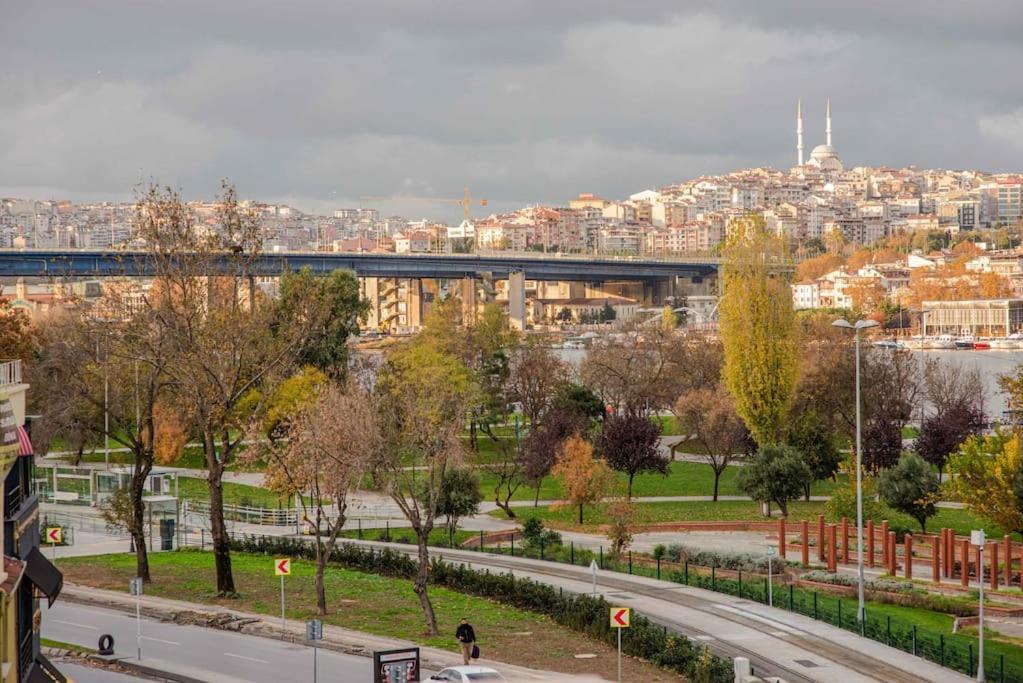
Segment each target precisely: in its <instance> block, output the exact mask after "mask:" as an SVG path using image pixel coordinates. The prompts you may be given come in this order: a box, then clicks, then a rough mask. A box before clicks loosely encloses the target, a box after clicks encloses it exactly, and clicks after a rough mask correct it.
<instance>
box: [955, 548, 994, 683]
mask: <svg viewBox="0 0 1023 683" xmlns="http://www.w3.org/2000/svg"><path fill="white" fill-rule="evenodd" d="M970 542H971V543H972V544H973V545H975V546H976V547H977V587H978V588H979V589H980V606H979V607H978V608H977V614H978V615H979V618H978V622H977V635H978V636H979V637H980V641H979V645H978V647H977V681H978V683H984V680H985V679H984V545H985V544H986V543H987V538H986V537H985V536H984V530H983V529H979V530H978V529H975V530H973V531H972V532H970ZM992 557H994V555H992ZM963 566H964V567H965V566H966V561H965V560H964V561H963ZM997 570H998V568H997V567H996V566H995V562H994V561H992V563H991V575H992V576H994V573H995V572H996V571H997ZM967 673H969V672H967Z"/></svg>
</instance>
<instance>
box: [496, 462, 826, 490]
mask: <svg viewBox="0 0 1023 683" xmlns="http://www.w3.org/2000/svg"><path fill="white" fill-rule="evenodd" d="M738 471H739V468H738V467H728V468H726V469H725V471H724V472H722V474H721V481H720V484H719V490H718V493H720V495H723V496H726V495H728V496H735V495H742V492H741V491H739V489H738V487H736V485H735V475H736V473H737V472H738ZM479 474H480V489H481V490H482V491H483V495H484V500H493V499H494V493H493V492H494V486H495V485H496V483H497V477H496V476H495V475H494V474H492V473H491V472H488V471H487V470H486V469H485V468H480V470H479ZM618 480H619V482H620V484H621V486H622V489H623V490H624V488H625V485H626V484H627V483H628V478H627V477H626V476H625V475H624V474H622V475H619V476H618ZM843 481H844V475H842V476H840V477H839V483H836V482H832V481H819V482H816V483H815V484H814V485H813V486H812V487H811V489H810V492H811V493H812V494H814V495H828V494H829V493H831V491H832V490H834V488H835V487H836V486H838V485H839V484H841V483H842V482H843ZM713 492H714V471H713V470H712V469H711V468H710V465H706V464H704V463H698V462H683V461H676V462H673V463H671V464H670V465H669V466H668V475H667V476H664V475H661V474H639V475H636V479H635V480H634V481H633V484H632V495H634V496H637V497H643V496H709V495H711V494H712V493H713ZM535 496H536V488H535V487H532V486H521V487H519V489H518V490H517V491H516V492H515V495H514V496H512V500H533V499H534V497H535ZM561 496H562V491H561V486H560V484H559V483H558V481H557V480H556V479H554V477H545V478H544V480H543V482H542V483H541V485H540V500H556V499H559V498H561Z"/></svg>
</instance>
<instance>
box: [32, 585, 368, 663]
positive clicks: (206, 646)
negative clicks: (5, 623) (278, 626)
mask: <svg viewBox="0 0 1023 683" xmlns="http://www.w3.org/2000/svg"><path fill="white" fill-rule="evenodd" d="M104 633H109V634H111V635H112V636H113V637H114V642H115V651H116V653H117V654H119V655H122V656H124V657H125V658H126V659H127V660H129V661H138V660H136V659H135V652H136V650H135V619H134V618H133V617H132V616H129V615H127V614H124V613H123V612H112V611H109V610H104V609H100V608H95V607H85V606H79V605H72V604H67V603H61V602H57V603H56V604H55V605H54V606H53V607H52V608H50V609H48V610H46V614H44V615H43V634H44V635H45V636H46V637H47V638H52V639H54V640H59V641H62V642H65V643H73V644H76V645H85V646H89V647H96V642H97V640H98V639H99V637H100V635H102V634H104ZM142 635H143V640H142V660H141V661H142V663H143V664H146V665H147V666H150V667H153V668H156V669H159V670H161V671H173V672H175V673H179V674H183V675H186V676H191V677H193V678H198V679H200V680H215V681H223V682H224V683H241V682H243V681H252V682H262V681H266V682H268V683H269V682H271V681H272V682H274V683H279V682H280V681H296V680H312V670H313V652H312V650H311V649H310V648H308V647H305V646H303V645H296V644H293V643H284V642H277V641H274V640H272V639H269V638H261V637H258V636H248V635H242V634H238V633H230V632H227V631H218V630H214V629H207V628H202V627H199V626H181V625H178V624H169V623H162V622H158V621H151V620H148V619H143V620H142ZM317 657H318V660H319V661H318V680H319V681H325V682H329V681H337V682H338V683H341V682H342V681H356V680H360V681H365V680H371V677H372V669H373V667H372V661H373V660H372V659H369V658H368V657H358V656H355V655H346V654H341V653H338V652H331V651H327V650H320V651H319V653H318V654H317ZM83 680H86V679H83ZM97 680H108V679H97ZM109 680H114V679H109Z"/></svg>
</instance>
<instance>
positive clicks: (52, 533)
mask: <svg viewBox="0 0 1023 683" xmlns="http://www.w3.org/2000/svg"><path fill="white" fill-rule="evenodd" d="M46 542H47V543H53V544H54V545H60V544H61V543H63V542H64V530H63V529H61V528H60V527H59V526H49V527H46Z"/></svg>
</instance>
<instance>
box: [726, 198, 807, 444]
mask: <svg viewBox="0 0 1023 683" xmlns="http://www.w3.org/2000/svg"><path fill="white" fill-rule="evenodd" d="M723 254H724V268H723V279H724V296H722V298H721V305H720V308H719V310H720V317H721V339H722V342H723V343H724V350H725V365H724V372H723V379H724V383H725V386H727V387H728V390H729V391H730V392H731V393H732V395H733V396H734V397H735V408H736V411H737V412H738V413H739V416H740V417H742V419H743V421H744V422H745V423H746V426H747V427H748V428H749V431H750V433H751V434H752V435H753V438H754V439H755V440H756V441H757V443H759V444H767V443H777V442H778V441H779V440H780V439H781V436H782V428H783V424H784V420H785V416H786V414H787V413H788V409H789V404H790V403H791V402H792V397H793V394H794V393H795V387H796V379H797V377H798V373H799V365H798V358H799V356H798V348H797V339H798V328H797V325H796V315H795V311H794V310H793V308H792V291H791V288H790V287H789V283H788V281H787V279H786V278H785V276H784V274H783V271H782V269H781V268H780V266H784V265H785V262H786V253H785V246H784V244H783V243H782V242H781V241H780V240H778V239H777V238H775V237H773V236H772V235H770V234H769V233H768V231H767V230H766V227H765V224H764V218H763V216H761V215H759V214H750V215H748V216H745V217H743V218H740V219H735V220H733V221H732V223H731V225H730V227H729V235H728V239H727V240H726V242H725V248H724V252H723Z"/></svg>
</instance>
